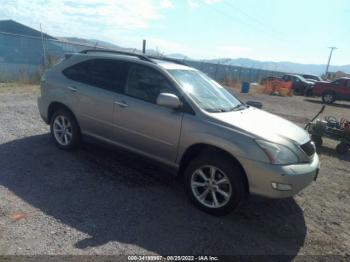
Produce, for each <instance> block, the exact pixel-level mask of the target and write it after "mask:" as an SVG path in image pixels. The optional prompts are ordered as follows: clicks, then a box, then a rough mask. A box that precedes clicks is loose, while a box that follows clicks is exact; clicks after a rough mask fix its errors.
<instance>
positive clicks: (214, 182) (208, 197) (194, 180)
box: [185, 154, 245, 216]
mask: <svg viewBox="0 0 350 262" xmlns="http://www.w3.org/2000/svg"><path fill="white" fill-rule="evenodd" d="M244 175H245V174H244V173H243V171H242V169H241V168H240V167H239V166H237V165H234V164H232V160H231V159H227V158H226V157H225V156H224V155H222V156H221V155H215V156H213V155H212V154H211V155H209V154H204V155H200V156H199V157H197V158H196V159H194V160H193V161H192V162H191V163H190V165H189V166H188V167H187V169H186V171H185V183H186V191H187V194H188V197H189V199H190V200H191V201H192V203H193V204H194V205H195V206H197V207H198V208H199V209H201V210H203V211H205V212H207V213H210V214H212V215H216V216H222V215H226V214H228V213H230V212H231V211H233V210H234V209H236V208H237V207H238V206H239V204H240V203H241V202H242V201H243V199H244V196H245V186H244V182H243V176H244Z"/></svg>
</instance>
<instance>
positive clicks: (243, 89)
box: [241, 82, 250, 93]
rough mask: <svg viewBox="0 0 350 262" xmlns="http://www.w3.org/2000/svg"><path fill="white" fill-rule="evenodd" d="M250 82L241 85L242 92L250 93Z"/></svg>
mask: <svg viewBox="0 0 350 262" xmlns="http://www.w3.org/2000/svg"><path fill="white" fill-rule="evenodd" d="M249 89H250V83H248V82H243V83H242V87H241V93H249Z"/></svg>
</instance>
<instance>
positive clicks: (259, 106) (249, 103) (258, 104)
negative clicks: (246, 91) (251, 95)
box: [245, 101, 263, 109]
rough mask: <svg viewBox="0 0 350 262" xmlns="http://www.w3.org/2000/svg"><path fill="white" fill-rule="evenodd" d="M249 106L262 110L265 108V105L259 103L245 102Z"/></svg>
mask: <svg viewBox="0 0 350 262" xmlns="http://www.w3.org/2000/svg"><path fill="white" fill-rule="evenodd" d="M245 103H246V104H247V105H249V106H252V107H256V108H259V109H261V108H262V107H263V104H262V103H260V102H258V101H247V102H245Z"/></svg>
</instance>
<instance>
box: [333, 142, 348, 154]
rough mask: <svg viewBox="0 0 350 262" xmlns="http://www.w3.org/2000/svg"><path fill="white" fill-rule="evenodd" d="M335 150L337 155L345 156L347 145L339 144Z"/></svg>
mask: <svg viewBox="0 0 350 262" xmlns="http://www.w3.org/2000/svg"><path fill="white" fill-rule="evenodd" d="M335 150H336V151H337V152H338V153H339V154H342V155H343V154H346V153H347V152H348V150H349V145H348V144H346V143H344V142H341V143H339V144H338V145H337V147H336V148H335Z"/></svg>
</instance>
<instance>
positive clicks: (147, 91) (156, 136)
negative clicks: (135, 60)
mask: <svg viewBox="0 0 350 262" xmlns="http://www.w3.org/2000/svg"><path fill="white" fill-rule="evenodd" d="M160 93H173V94H176V95H179V94H178V92H177V90H176V89H175V88H174V87H173V86H172V85H171V84H170V82H169V81H168V80H167V79H166V77H165V76H164V75H163V74H162V73H161V72H159V71H157V70H155V69H153V68H150V67H147V66H142V65H136V64H135V65H133V66H131V68H130V71H129V76H128V80H127V84H126V87H125V90H124V93H123V94H118V95H117V96H116V99H115V105H116V107H115V117H114V123H115V136H116V137H115V139H116V140H117V142H118V143H120V144H123V145H124V146H127V147H129V148H130V149H133V150H135V151H138V152H140V153H143V154H146V155H148V156H150V157H153V158H156V159H158V160H160V161H162V162H165V163H167V164H172V163H174V162H175V159H176V154H177V148H178V142H179V138H180V131H181V122H182V117H183V112H182V111H180V110H173V109H169V108H165V107H162V106H159V105H157V104H156V99H157V97H158V95H159V94H160Z"/></svg>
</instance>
